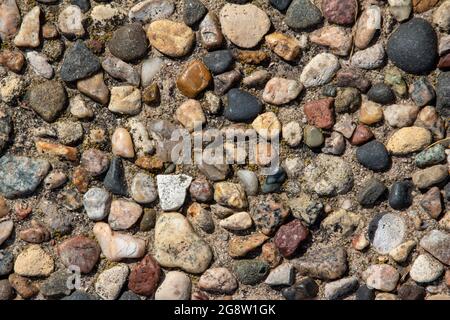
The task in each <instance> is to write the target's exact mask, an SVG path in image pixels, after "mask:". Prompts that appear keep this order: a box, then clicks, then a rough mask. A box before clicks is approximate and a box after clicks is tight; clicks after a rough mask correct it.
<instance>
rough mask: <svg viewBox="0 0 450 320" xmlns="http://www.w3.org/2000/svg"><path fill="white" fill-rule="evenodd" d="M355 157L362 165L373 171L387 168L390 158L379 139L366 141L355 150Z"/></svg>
mask: <svg viewBox="0 0 450 320" xmlns="http://www.w3.org/2000/svg"><path fill="white" fill-rule="evenodd" d="M356 159H357V160H358V162H359V163H361V164H362V165H363V166H364V167H366V168H368V169H370V170H373V171H383V170H386V169H388V168H389V165H390V158H389V154H388V152H387V150H386V147H385V146H384V144H382V143H381V142H379V141H376V140H374V141H371V142H368V143H366V144H364V145H362V146H361V147H359V148H358V149H357V150H356Z"/></svg>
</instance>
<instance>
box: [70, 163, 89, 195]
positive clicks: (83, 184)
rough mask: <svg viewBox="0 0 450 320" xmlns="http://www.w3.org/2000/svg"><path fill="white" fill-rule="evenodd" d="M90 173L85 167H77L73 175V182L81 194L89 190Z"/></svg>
mask: <svg viewBox="0 0 450 320" xmlns="http://www.w3.org/2000/svg"><path fill="white" fill-rule="evenodd" d="M89 180H90V179H89V173H88V171H87V170H86V169H84V167H81V166H79V167H76V168H75V170H74V171H73V174H72V182H73V184H74V185H75V187H76V188H77V190H78V191H79V192H81V193H85V192H87V191H88V188H89Z"/></svg>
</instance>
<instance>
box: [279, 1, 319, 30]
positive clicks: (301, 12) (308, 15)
mask: <svg viewBox="0 0 450 320" xmlns="http://www.w3.org/2000/svg"><path fill="white" fill-rule="evenodd" d="M322 20H323V16H322V12H320V9H319V8H317V7H316V6H315V5H314V4H313V3H312V2H311V1H310V0H294V1H292V3H291V5H290V6H289V8H288V10H287V11H286V17H285V19H284V21H285V22H286V24H287V25H288V26H289V27H291V28H292V29H307V28H310V27H313V26H315V25H317V24H319V23H320V22H322Z"/></svg>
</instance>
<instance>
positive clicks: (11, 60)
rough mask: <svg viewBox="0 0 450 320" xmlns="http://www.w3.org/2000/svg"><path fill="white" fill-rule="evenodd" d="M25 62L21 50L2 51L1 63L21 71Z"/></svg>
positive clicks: (15, 70) (13, 69)
mask: <svg viewBox="0 0 450 320" xmlns="http://www.w3.org/2000/svg"><path fill="white" fill-rule="evenodd" d="M24 64H25V57H24V56H23V54H22V53H21V52H20V51H11V50H8V49H5V50H2V52H1V53H0V65H2V66H4V67H6V68H7V69H9V70H11V71H13V72H15V73H19V72H20V71H21V70H22V68H23V65H24Z"/></svg>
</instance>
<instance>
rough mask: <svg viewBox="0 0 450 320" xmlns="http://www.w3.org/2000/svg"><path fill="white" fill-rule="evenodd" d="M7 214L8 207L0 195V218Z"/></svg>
mask: <svg viewBox="0 0 450 320" xmlns="http://www.w3.org/2000/svg"><path fill="white" fill-rule="evenodd" d="M8 214H9V207H8V204H7V203H6V200H5V198H3V197H1V196H0V218H3V217H6V216H7V215H8Z"/></svg>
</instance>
